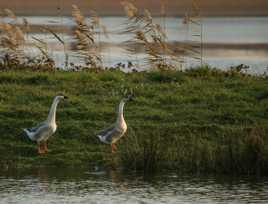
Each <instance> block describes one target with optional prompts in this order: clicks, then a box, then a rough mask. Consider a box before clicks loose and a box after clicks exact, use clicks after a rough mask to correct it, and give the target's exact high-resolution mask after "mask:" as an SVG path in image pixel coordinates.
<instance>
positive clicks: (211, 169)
mask: <svg viewBox="0 0 268 204" xmlns="http://www.w3.org/2000/svg"><path fill="white" fill-rule="evenodd" d="M125 88H128V89H133V90H134V94H135V98H134V101H133V102H129V103H128V104H127V105H126V107H125V118H126V121H127V123H128V132H127V135H126V136H125V137H124V138H123V139H122V140H121V141H120V143H119V145H118V146H119V151H118V153H117V154H115V155H111V154H110V147H109V146H106V145H102V144H100V143H99V142H98V140H97V139H96V137H95V135H96V133H97V132H98V131H99V130H100V129H102V128H104V127H106V126H108V125H110V124H111V123H112V122H113V121H114V120H115V110H116V108H117V105H118V103H119V101H120V99H121V98H122V91H123V89H125ZM57 93H64V94H66V95H67V96H68V97H69V98H70V99H69V101H68V102H62V103H60V105H59V107H58V112H57V123H58V130H57V132H56V134H55V135H54V136H53V138H51V139H50V141H49V149H50V150H51V152H49V153H48V154H46V155H42V156H39V155H37V150H36V144H34V143H32V142H31V141H29V140H28V139H27V138H26V136H25V135H24V134H23V132H22V128H25V127H31V126H34V125H36V124H37V123H38V122H41V121H43V120H44V119H45V118H46V117H47V113H48V109H49V107H50V105H51V102H52V99H53V97H54V96H55V95H56V94H57ZM0 132H1V138H0V166H2V167H3V168H9V167H18V168H26V167H29V168H31V167H36V166H62V167H65V166H83V167H91V166H92V165H95V164H101V165H105V166H116V167H124V168H129V169H137V170H144V171H152V170H166V169H172V170H177V171H184V172H185V171H186V172H195V173H197V172H198V173H227V174H231V173H243V174H266V175H267V174H268V79H267V78H265V77H256V76H247V75H242V74H239V73H232V72H221V71H216V70H210V69H207V68H202V69H197V70H190V71H186V72H180V71H155V72H141V73H128V74H125V73H123V72H120V71H104V72H100V73H95V72H86V71H82V72H64V71H56V72H34V71H27V70H23V71H5V72H1V73H0Z"/></svg>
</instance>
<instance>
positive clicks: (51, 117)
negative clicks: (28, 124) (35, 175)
mask: <svg viewBox="0 0 268 204" xmlns="http://www.w3.org/2000/svg"><path fill="white" fill-rule="evenodd" d="M67 98H68V97H66V96H63V95H58V96H55V97H54V100H53V103H52V105H51V108H50V111H49V114H48V117H47V119H46V120H45V121H44V122H42V123H40V124H38V125H37V126H35V127H32V128H25V129H23V131H24V132H25V133H26V134H27V136H28V137H29V139H30V140H32V141H34V142H37V145H38V153H39V154H44V153H46V152H48V148H47V140H48V139H49V137H50V136H51V135H53V134H54V133H55V132H56V130H57V124H56V110H57V106H58V103H59V102H60V101H61V100H62V99H67Z"/></svg>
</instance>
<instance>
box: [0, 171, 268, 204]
mask: <svg viewBox="0 0 268 204" xmlns="http://www.w3.org/2000/svg"><path fill="white" fill-rule="evenodd" d="M0 184H1V185H0V204H8V203H20V204H24V203H25V204H31V203H32V204H45V203H49V204H52V203H55V204H56V203H57V204H58V203H66V204H67V203H70V204H76V203H87V204H88V203H90V204H91V203H92V204H102V203H105V204H106V203H109V204H113V203H114V204H120V203H122V204H123V203H128V204H147V203H148V204H150V203H151V204H158V203H159V204H160V203H168V204H180V203H183V204H193V203H198V204H212V203H213V204H214V203H222V204H226V203H230V204H236V203H237V204H238V203H239V204H244V203H245V204H246V203H256V204H259V203H260V204H261V203H263V204H264V203H268V178H259V179H250V178H237V177H236V178H230V177H209V176H208V177H202V176H179V175H177V174H174V173H164V174H158V175H154V176H147V177H144V176H142V175H139V174H131V173H129V174H124V173H121V172H117V171H101V172H90V171H85V170H79V169H69V170H68V169H39V170H32V171H28V172H18V171H15V172H9V173H5V174H3V173H2V174H0Z"/></svg>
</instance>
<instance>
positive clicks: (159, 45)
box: [122, 1, 182, 69]
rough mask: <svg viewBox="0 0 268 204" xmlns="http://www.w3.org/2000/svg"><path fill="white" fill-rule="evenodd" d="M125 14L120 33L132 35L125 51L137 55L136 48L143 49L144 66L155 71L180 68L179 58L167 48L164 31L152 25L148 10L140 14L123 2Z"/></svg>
mask: <svg viewBox="0 0 268 204" xmlns="http://www.w3.org/2000/svg"><path fill="white" fill-rule="evenodd" d="M122 6H123V7H124V10H125V13H126V15H127V17H128V21H127V22H126V28H125V30H124V31H123V32H122V33H123V34H124V33H127V34H132V36H133V37H132V39H130V40H128V41H127V42H125V43H126V45H127V46H126V47H127V51H129V52H131V53H133V54H134V53H137V49H136V46H140V47H142V48H144V51H145V53H146V55H147V57H146V58H145V59H144V60H145V62H146V64H149V65H150V66H151V67H155V68H157V69H167V68H171V69H174V68H177V67H180V66H181V63H182V61H181V59H180V56H176V54H175V53H174V52H173V51H172V50H171V49H170V48H169V47H168V44H167V35H166V33H165V31H164V29H163V28H162V27H161V26H160V25H159V24H156V23H154V21H153V18H152V16H151V13H150V12H149V10H144V12H142V13H140V11H139V10H138V8H136V7H135V5H134V4H132V3H130V2H128V1H123V2H122Z"/></svg>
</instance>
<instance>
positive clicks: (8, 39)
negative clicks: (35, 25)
mask: <svg viewBox="0 0 268 204" xmlns="http://www.w3.org/2000/svg"><path fill="white" fill-rule="evenodd" d="M3 13H4V17H8V18H11V19H12V21H11V22H10V23H6V22H4V21H1V23H0V31H1V34H0V48H1V55H0V58H1V61H2V63H3V64H4V66H5V67H10V66H14V65H18V64H21V63H24V62H25V60H26V58H27V57H26V55H25V53H24V45H25V32H24V31H23V30H22V29H21V28H20V27H19V25H18V24H19V23H18V21H17V17H16V15H15V14H14V13H13V12H12V11H11V10H10V9H4V12H3Z"/></svg>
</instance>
